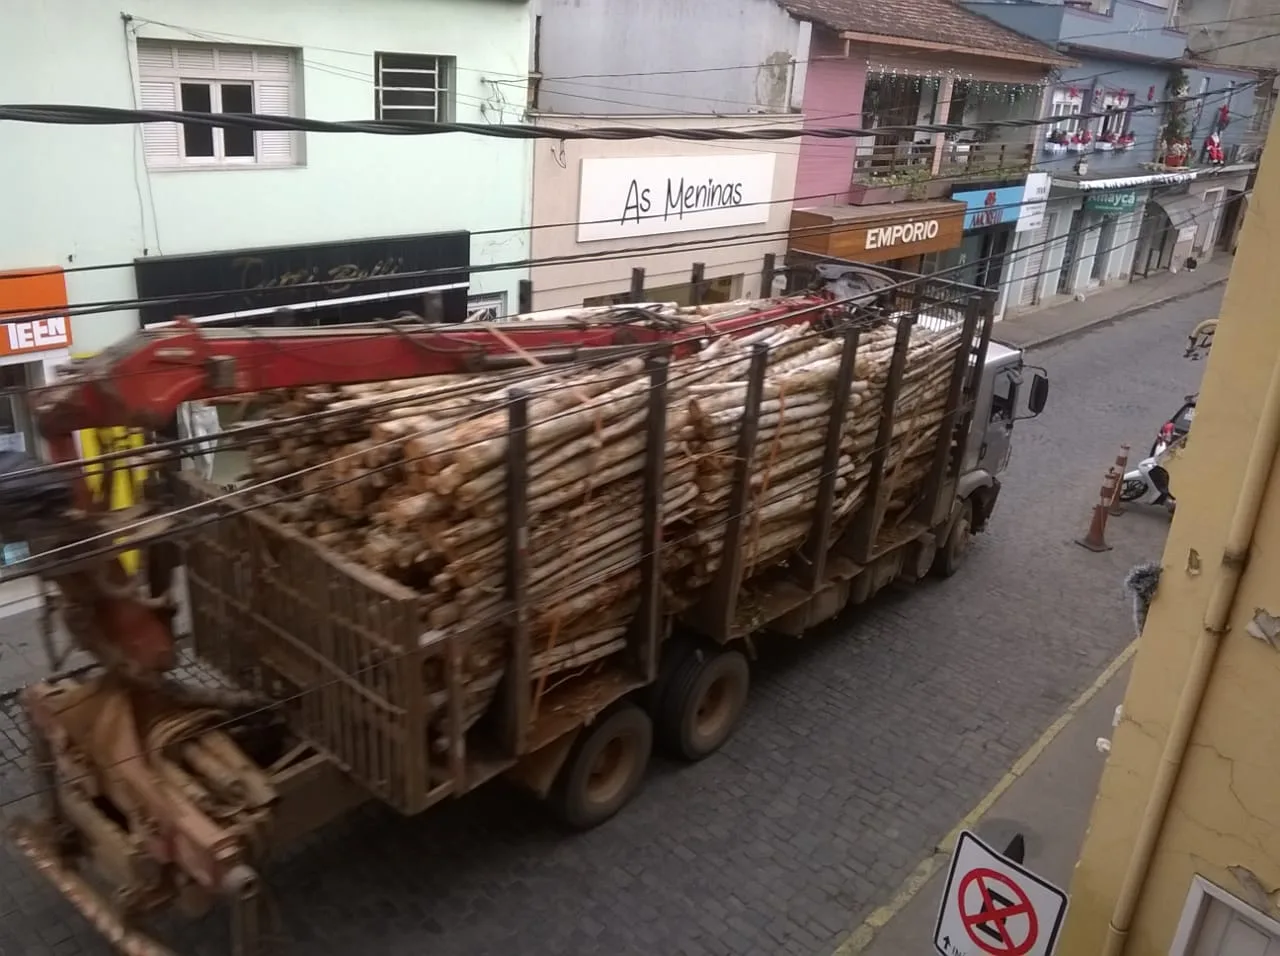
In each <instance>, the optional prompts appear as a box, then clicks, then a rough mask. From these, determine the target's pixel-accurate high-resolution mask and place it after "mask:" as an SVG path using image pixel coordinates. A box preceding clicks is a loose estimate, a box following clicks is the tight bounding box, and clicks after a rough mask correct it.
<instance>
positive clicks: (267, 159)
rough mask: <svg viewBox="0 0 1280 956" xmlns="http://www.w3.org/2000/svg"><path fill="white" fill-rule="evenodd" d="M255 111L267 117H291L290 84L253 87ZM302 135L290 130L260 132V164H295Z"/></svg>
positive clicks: (260, 84) (261, 84) (258, 84)
mask: <svg viewBox="0 0 1280 956" xmlns="http://www.w3.org/2000/svg"><path fill="white" fill-rule="evenodd" d="M253 95H254V104H253V108H254V111H255V112H257V113H262V114H263V115H265V116H289V115H290V110H289V105H290V84H289V83H288V81H285V82H281V83H264V82H258V83H255V84H254V85H253ZM298 135H300V134H297V133H292V132H289V131H288V130H274V129H270V130H261V131H260V132H258V134H257V137H258V162H260V163H262V164H263V165H264V166H287V165H289V164H291V163H292V162H294V144H295V143H296V141H297V137H298Z"/></svg>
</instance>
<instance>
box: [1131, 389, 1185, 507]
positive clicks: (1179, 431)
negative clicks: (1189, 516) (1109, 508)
mask: <svg viewBox="0 0 1280 956" xmlns="http://www.w3.org/2000/svg"><path fill="white" fill-rule="evenodd" d="M1195 410H1196V396H1195V395H1188V396H1187V398H1186V401H1185V402H1184V403H1183V405H1182V408H1180V409H1178V412H1177V414H1175V415H1174V416H1173V417H1172V418H1170V419H1169V420H1168V421H1167V422H1165V423H1164V424H1163V425H1161V426H1160V431H1159V432H1158V433H1157V434H1156V440H1155V442H1154V443H1153V444H1152V446H1151V453H1150V454H1149V455H1148V456H1147V457H1146V458H1144V459H1142V461H1140V462H1138V466H1137V467H1136V468H1134V469H1132V470H1131V471H1129V472H1127V473H1126V474H1125V476H1124V478H1123V479H1122V480H1121V483H1120V500H1121V501H1123V502H1125V503H1130V502H1133V503H1138V504H1146V505H1157V506H1159V505H1163V506H1164V507H1166V508H1168V509H1169V511H1170V512H1172V511H1173V510H1174V507H1175V505H1176V502H1175V501H1174V498H1173V495H1172V494H1170V493H1169V472H1168V471H1166V470H1165V468H1164V464H1163V462H1164V460H1165V458H1166V457H1167V456H1168V454H1169V451H1170V450H1171V449H1172V448H1173V447H1174V446H1176V445H1180V444H1182V443H1183V442H1184V441H1185V440H1186V438H1187V433H1188V432H1189V431H1190V430H1191V422H1192V421H1193V420H1194V418H1195Z"/></svg>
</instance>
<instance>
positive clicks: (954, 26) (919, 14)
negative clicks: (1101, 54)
mask: <svg viewBox="0 0 1280 956" xmlns="http://www.w3.org/2000/svg"><path fill="white" fill-rule="evenodd" d="M780 2H781V4H782V6H783V7H784V8H786V9H787V10H788V11H790V13H791V14H792V15H793V16H796V17H799V18H800V19H802V20H812V21H814V22H816V23H820V24H822V25H823V26H826V27H829V28H830V29H832V30H836V31H850V32H855V33H871V34H877V35H880V36H885V37H900V38H903V39H908V40H924V41H926V42H931V43H946V44H954V43H957V42H963V43H964V44H965V45H966V46H969V47H972V49H973V51H974V55H975V56H982V55H983V54H984V53H989V54H994V55H997V56H998V55H1000V54H1005V55H1007V56H1012V57H1016V58H1018V59H1030V60H1040V61H1042V62H1044V63H1045V64H1046V65H1050V64H1060V63H1063V62H1069V61H1066V60H1065V59H1064V57H1063V56H1062V54H1060V53H1058V52H1057V51H1056V50H1054V49H1052V48H1051V47H1048V46H1045V45H1044V44H1043V43H1040V42H1038V41H1036V40H1032V39H1031V38H1029V37H1024V36H1023V35H1022V34H1020V33H1015V32H1014V31H1013V30H1009V29H1006V28H1005V27H1002V26H1001V25H1000V24H998V23H996V22H994V21H992V20H988V19H987V18H986V17H983V16H979V15H978V14H976V13H970V12H969V11H968V10H965V9H963V8H962V7H959V6H957V5H956V4H954V3H952V2H951V0H780Z"/></svg>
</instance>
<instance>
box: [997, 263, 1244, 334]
mask: <svg viewBox="0 0 1280 956" xmlns="http://www.w3.org/2000/svg"><path fill="white" fill-rule="evenodd" d="M1227 278H1228V277H1227V276H1223V277H1222V278H1220V279H1213V280H1211V281H1209V282H1206V283H1205V284H1204V285H1202V286H1199V287H1198V288H1195V289H1192V290H1190V291H1188V292H1177V293H1174V294H1173V295H1167V296H1165V297H1164V298H1162V299H1156V300H1155V301H1154V302H1144V303H1142V304H1141V305H1135V306H1131V307H1130V308H1127V309H1122V310H1121V311H1119V312H1117V313H1115V314H1114V315H1105V316H1101V317H1099V318H1096V319H1091V320H1090V321H1088V322H1086V323H1085V324H1084V325H1078V326H1076V327H1075V328H1071V329H1060V330H1059V331H1057V332H1050V333H1048V334H1046V335H1042V336H1040V337H1039V338H1036V339H1032V340H1031V341H1029V342H1021V343H1019V344H1017V345H1014V344H1011V343H1008V342H1000V338H999V333H998V326H997V331H995V332H992V334H991V337H992V339H994V340H995V341H997V342H1000V344H1001V345H1007V346H1008V347H1009V348H1017V349H1022V350H1023V351H1029V350H1031V349H1038V348H1043V347H1044V346H1046V345H1053V344H1055V343H1057V342H1061V341H1064V340H1065V339H1070V338H1074V337H1075V336H1077V335H1083V334H1084V333H1086V332H1092V331H1094V330H1095V329H1100V328H1102V327H1104V326H1107V325H1113V324H1114V323H1116V322H1119V321H1120V320H1121V319H1127V318H1130V317H1131V316H1135V315H1138V314H1139V313H1142V312H1148V311H1150V310H1151V309H1158V308H1160V307H1161V306H1166V305H1169V304H1171V303H1173V302H1181V301H1182V300H1183V299H1189V298H1191V297H1192V296H1194V295H1199V294H1200V293H1201V292H1207V291H1208V290H1210V289H1216V288H1217V287H1218V286H1220V285H1225V284H1226V281H1227ZM1012 321H1014V322H1017V321H1018V320H1017V319H1014V320H1012Z"/></svg>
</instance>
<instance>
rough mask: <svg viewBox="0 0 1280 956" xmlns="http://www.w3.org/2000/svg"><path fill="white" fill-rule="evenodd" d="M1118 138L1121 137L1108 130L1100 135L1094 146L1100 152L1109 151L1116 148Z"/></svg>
mask: <svg viewBox="0 0 1280 956" xmlns="http://www.w3.org/2000/svg"><path fill="white" fill-rule="evenodd" d="M1117 139H1119V137H1118V136H1116V134H1115V133H1113V132H1111V131H1110V130H1108V131H1107V132H1105V133H1103V134H1102V135H1100V136H1099V137H1098V141H1097V142H1096V143H1094V145H1093V148H1094V149H1096V150H1097V151H1098V152H1100V153H1109V152H1111V151H1112V150H1113V149H1115V148H1116V140H1117Z"/></svg>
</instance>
